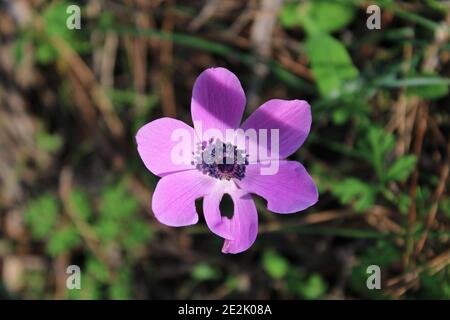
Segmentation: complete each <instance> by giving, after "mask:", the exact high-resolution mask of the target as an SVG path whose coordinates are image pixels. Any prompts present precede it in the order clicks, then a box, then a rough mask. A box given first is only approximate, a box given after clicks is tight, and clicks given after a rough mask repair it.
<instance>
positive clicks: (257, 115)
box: [241, 99, 312, 160]
mask: <svg viewBox="0 0 450 320" xmlns="http://www.w3.org/2000/svg"><path fill="white" fill-rule="evenodd" d="M311 119H312V118H311V107H310V106H309V104H308V103H307V102H306V101H304V100H280V99H273V100H269V101H267V102H266V103H264V104H263V105H261V106H260V107H259V108H258V109H256V111H255V112H253V113H252V114H251V115H250V116H249V117H248V118H247V120H245V121H244V123H243V124H242V126H241V128H242V129H244V130H248V129H255V130H256V132H257V133H258V134H259V133H260V131H259V129H267V143H260V142H259V143H260V144H261V146H260V147H263V148H265V150H267V151H266V154H268V155H269V157H260V159H261V158H264V159H284V158H286V157H288V156H289V155H291V154H293V153H294V152H295V151H297V149H298V148H300V146H301V145H302V144H303V142H304V141H305V140H306V138H307V137H308V134H309V130H310V128H311ZM270 129H279V150H278V151H279V152H278V156H277V155H276V154H274V155H272V154H271V150H272V148H271V139H270V137H271V132H270ZM275 151H276V150H274V152H275ZM267 152H268V153H267ZM250 158H252V156H250ZM261 160H262V159H261Z"/></svg>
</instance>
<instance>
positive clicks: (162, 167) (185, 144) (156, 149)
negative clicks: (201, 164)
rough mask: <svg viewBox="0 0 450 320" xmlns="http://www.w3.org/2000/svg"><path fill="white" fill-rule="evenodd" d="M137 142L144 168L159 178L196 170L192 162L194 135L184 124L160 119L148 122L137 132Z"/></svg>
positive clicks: (168, 119)
mask: <svg viewBox="0 0 450 320" xmlns="http://www.w3.org/2000/svg"><path fill="white" fill-rule="evenodd" d="M172 138H173V139H172ZM136 141H137V144H138V152H139V155H140V156H141V159H142V161H143V162H144V164H145V166H146V167H147V169H148V170H150V171H151V172H153V173H154V174H156V175H158V176H162V175H164V174H167V173H170V172H176V171H181V170H187V169H192V168H194V166H193V165H192V164H191V163H190V161H191V152H192V150H194V149H193V146H194V143H195V132H194V129H192V127H190V126H188V125H187V124H185V123H184V122H182V121H179V120H176V119H171V118H161V119H157V120H155V121H152V122H150V123H147V124H146V125H144V126H143V127H142V128H140V129H139V131H138V132H137V134H136ZM175 151H177V152H175ZM176 156H182V157H185V158H183V159H181V158H180V159H177V158H176Z"/></svg>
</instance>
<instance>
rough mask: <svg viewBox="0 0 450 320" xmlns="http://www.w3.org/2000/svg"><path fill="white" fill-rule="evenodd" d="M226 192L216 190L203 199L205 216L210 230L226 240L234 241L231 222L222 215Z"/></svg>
mask: <svg viewBox="0 0 450 320" xmlns="http://www.w3.org/2000/svg"><path fill="white" fill-rule="evenodd" d="M223 195H224V192H223V190H222V189H220V188H215V189H214V190H212V191H211V192H210V193H209V194H207V195H205V197H204V198H203V214H204V216H205V221H206V224H207V225H208V228H209V230H211V231H212V232H214V233H215V234H217V235H218V236H220V237H222V238H225V239H233V235H232V234H231V220H230V219H228V218H227V217H222V215H221V213H220V201H221V200H222V197H223Z"/></svg>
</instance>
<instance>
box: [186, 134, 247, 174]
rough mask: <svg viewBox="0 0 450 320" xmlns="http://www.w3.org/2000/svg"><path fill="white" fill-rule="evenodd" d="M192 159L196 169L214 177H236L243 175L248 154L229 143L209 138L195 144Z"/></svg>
mask: <svg viewBox="0 0 450 320" xmlns="http://www.w3.org/2000/svg"><path fill="white" fill-rule="evenodd" d="M192 154H193V155H194V161H192V164H193V165H195V167H196V168H197V170H199V171H201V172H202V173H204V174H207V175H209V176H211V177H213V178H216V179H220V180H221V179H226V180H231V179H238V180H242V178H244V177H245V167H246V166H247V165H248V155H246V154H245V153H244V151H242V150H240V149H238V148H237V147H236V146H234V145H232V144H231V143H224V142H222V141H220V140H216V141H214V139H210V140H209V141H208V142H206V141H203V142H202V143H200V142H199V143H198V144H197V150H196V152H195V153H194V152H193V153H192Z"/></svg>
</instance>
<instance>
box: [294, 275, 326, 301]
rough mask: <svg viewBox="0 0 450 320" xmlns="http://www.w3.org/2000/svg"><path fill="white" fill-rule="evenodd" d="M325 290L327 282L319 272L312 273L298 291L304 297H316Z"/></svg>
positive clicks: (321, 294)
mask: <svg viewBox="0 0 450 320" xmlns="http://www.w3.org/2000/svg"><path fill="white" fill-rule="evenodd" d="M326 291H327V283H326V282H325V281H324V280H323V278H322V277H321V276H320V274H317V273H315V274H312V275H311V276H310V277H309V278H308V279H307V280H306V281H305V282H304V283H303V284H302V285H301V286H300V292H301V294H302V296H303V298H305V299H318V298H320V297H321V296H323V295H324V294H325V292H326Z"/></svg>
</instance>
